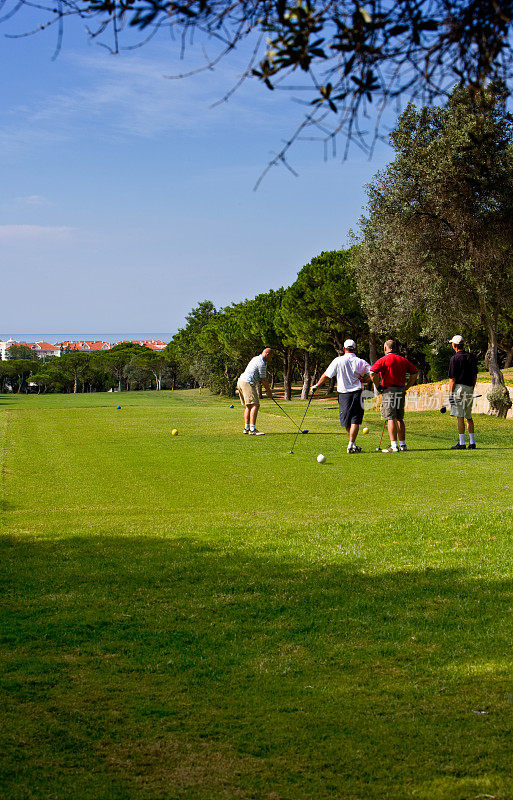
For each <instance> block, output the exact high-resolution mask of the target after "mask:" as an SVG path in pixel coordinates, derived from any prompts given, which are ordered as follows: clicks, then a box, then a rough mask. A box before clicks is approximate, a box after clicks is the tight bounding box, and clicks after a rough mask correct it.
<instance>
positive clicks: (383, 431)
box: [376, 420, 387, 453]
mask: <svg viewBox="0 0 513 800" xmlns="http://www.w3.org/2000/svg"><path fill="white" fill-rule="evenodd" d="M386 424H387V421H386V420H385V421H384V423H383V430H382V431H381V439H380V440H379V444H378V446H377V447H376V453H380V452H381V442H382V441H383V434H384V433H385V425H386Z"/></svg>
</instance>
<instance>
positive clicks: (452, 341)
mask: <svg viewBox="0 0 513 800" xmlns="http://www.w3.org/2000/svg"><path fill="white" fill-rule="evenodd" d="M449 344H463V336H460V335H459V333H457V334H456V336H453V337H452V339H449Z"/></svg>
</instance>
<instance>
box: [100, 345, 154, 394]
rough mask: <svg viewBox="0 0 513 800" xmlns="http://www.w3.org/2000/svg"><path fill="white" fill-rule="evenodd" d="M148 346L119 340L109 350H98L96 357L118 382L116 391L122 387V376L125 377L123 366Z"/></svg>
mask: <svg viewBox="0 0 513 800" xmlns="http://www.w3.org/2000/svg"><path fill="white" fill-rule="evenodd" d="M147 349H148V348H146V347H143V345H140V344H137V343H136V342H121V343H120V344H117V345H114V347H111V349H110V350H105V351H103V352H101V353H100V352H98V354H97V356H96V358H97V360H98V361H100V363H101V364H102V365H103V366H104V367H105V369H106V370H107V371H108V372H110V374H111V375H112V376H113V377H114V378H115V379H116V381H117V384H118V391H119V392H120V391H121V390H122V387H123V378H124V377H125V367H126V366H127V364H128V363H129V361H130V359H131V358H132V357H133V356H134V355H136V354H139V353H144V352H146V351H147Z"/></svg>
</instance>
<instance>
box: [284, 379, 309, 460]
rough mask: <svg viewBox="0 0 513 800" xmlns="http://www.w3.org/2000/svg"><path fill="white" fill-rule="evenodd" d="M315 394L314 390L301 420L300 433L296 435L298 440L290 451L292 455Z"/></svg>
mask: <svg viewBox="0 0 513 800" xmlns="http://www.w3.org/2000/svg"><path fill="white" fill-rule="evenodd" d="M314 394H315V389H312V394H311V395H310V398H309V400H308V405H307V407H306V410H305V413H304V414H303V419H302V420H301V425H300V426H299V428H298V431H297V433H296V438H295V439H294V444H293V445H292V450H291V451H290V454H292V453H293V452H294V447H295V446H296V441H297V437H298V436H299V434H300V433H301V431H302V429H303V422H304V421H305V417H306V415H307V413H308V409H309V408H310V403H311V402H312V398H313V396H314Z"/></svg>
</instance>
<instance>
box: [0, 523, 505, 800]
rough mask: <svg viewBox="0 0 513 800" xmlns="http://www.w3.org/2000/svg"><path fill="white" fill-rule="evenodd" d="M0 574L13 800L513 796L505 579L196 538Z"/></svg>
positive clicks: (7, 556) (128, 541)
mask: <svg viewBox="0 0 513 800" xmlns="http://www.w3.org/2000/svg"><path fill="white" fill-rule="evenodd" d="M1 564H2V572H3V575H4V579H5V580H6V588H7V592H6V595H5V596H6V597H7V598H8V602H7V604H6V611H7V613H6V614H5V616H4V620H3V624H2V631H3V635H2V651H3V660H4V670H3V677H2V679H1V686H2V693H3V695H4V697H5V698H6V702H5V712H6V715H7V716H6V719H7V720H8V725H6V726H4V728H3V734H2V739H3V744H2V753H3V759H4V764H5V769H4V776H5V778H6V783H4V785H5V786H6V787H7V789H8V793H7V794H6V795H5V796H9V797H11V798H14V799H16V798H22V797H23V798H36V797H39V798H40V797H43V796H52V797H53V796H55V797H68V796H69V797H71V796H73V797H74V798H75V800H84V799H85V798H91V800H92V798H95V799H96V800H101V798H105V800H107V798H109V800H111V799H112V798H118V797H119V798H125V800H126V798H138V799H139V798H149V799H150V800H157V799H160V798H162V799H163V798H170V799H171V798H173V800H176V799H177V798H180V799H181V798H184V799H185V798H187V800H192V799H193V798H194V800H200V799H201V800H207V798H209V800H210V799H212V798H215V799H216V800H217V798H219V799H220V798H277V799H278V800H281V799H282V798H284V799H285V798H287V799H288V798H311V799H312V800H314V798H315V800H320V799H323V798H326V799H327V798H344V800H346V798H384V797H389V798H406V797H412V796H415V797H420V798H426V800H427V799H428V798H429V800H433V798H449V797H450V798H451V800H455V799H456V798H462V799H463V798H468V797H474V796H475V795H478V794H488V795H494V796H495V797H511V796H513V784H512V782H511V778H510V772H511V768H510V767H511V765H510V754H511V750H510V730H511V719H512V711H513V705H512V702H511V701H512V699H513V697H512V695H513V691H512V690H511V688H510V684H509V681H510V677H509V672H508V665H509V662H510V658H511V634H512V629H511V624H510V617H511V604H512V598H513V583H512V581H509V580H507V581H506V580H475V579H473V578H471V577H470V576H468V575H467V574H466V572H465V571H464V570H462V569H426V570H421V571H419V570H413V569H408V568H405V569H402V570H400V571H396V572H383V573H381V574H365V573H364V572H363V570H362V564H361V563H360V562H359V561H358V560H357V559H355V560H353V561H352V562H351V563H347V562H345V563H340V564H335V563H329V562H326V563H325V564H320V563H309V562H308V561H305V560H302V559H301V558H300V557H298V558H297V559H295V558H293V557H292V556H290V555H289V556H285V555H283V554H282V555H278V554H277V552H276V551H273V550H269V551H268V552H261V553H255V552H254V551H251V550H249V549H237V548H235V547H233V548H230V549H227V548H226V547H225V548H222V547H220V546H215V545H213V544H207V543H202V542H200V541H194V540H192V541H191V540H190V539H187V538H176V539H163V538H147V537H144V538H143V537H133V538H132V537H109V538H107V537H105V538H104V537H102V538H100V537H98V538H94V539H85V538H76V539H68V540H63V541H59V542H40V541H21V540H18V539H9V538H6V539H5V540H4V541H3V547H2V555H1ZM34 787H35V788H34ZM501 792H502V793H501ZM508 792H510V793H509V794H508Z"/></svg>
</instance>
